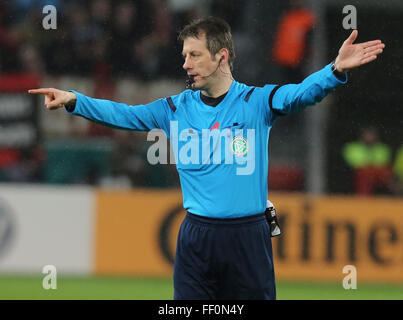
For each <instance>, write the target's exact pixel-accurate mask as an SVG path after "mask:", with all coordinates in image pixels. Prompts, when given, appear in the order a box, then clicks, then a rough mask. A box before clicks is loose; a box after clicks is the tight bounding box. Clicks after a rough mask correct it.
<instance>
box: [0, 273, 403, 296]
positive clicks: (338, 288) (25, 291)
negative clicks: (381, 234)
mask: <svg viewBox="0 0 403 320" xmlns="http://www.w3.org/2000/svg"><path fill="white" fill-rule="evenodd" d="M357 286H358V288H357V289H356V290H344V289H343V287H342V285H341V283H338V284H335V283H333V284H332V283H300V282H286V281H281V282H278V284H277V298H278V299H279V300H302V299H307V300H339V299H344V300H364V299H374V300H380V299H403V285H400V286H399V285H374V284H373V285H371V284H360V283H358V285H357ZM172 296H173V288H172V279H165V278H162V279H158V278H130V277H126V278H124V277H122V278H117V277H63V278H61V277H60V278H58V280H57V289H56V290H52V289H50V290H45V289H43V288H42V278H41V277H34V276H1V277H0V299H1V300H5V299H41V300H42V299H67V300H69V299H78V300H82V299H96V300H104V299H107V300H109V299H122V300H123V299H134V300H164V299H168V300H170V299H172Z"/></svg>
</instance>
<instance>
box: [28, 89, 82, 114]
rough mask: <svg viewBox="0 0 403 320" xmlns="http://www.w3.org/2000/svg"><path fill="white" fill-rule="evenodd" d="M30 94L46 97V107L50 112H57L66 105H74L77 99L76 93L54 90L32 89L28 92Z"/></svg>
mask: <svg viewBox="0 0 403 320" xmlns="http://www.w3.org/2000/svg"><path fill="white" fill-rule="evenodd" d="M28 93H30V94H43V95H44V96H45V107H46V108H47V109H49V110H56V109H59V108H63V107H65V106H66V105H69V104H74V103H75V101H76V99H77V96H76V94H75V93H74V92H70V91H63V90H59V89H54V88H40V89H31V90H28Z"/></svg>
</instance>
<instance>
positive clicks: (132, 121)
mask: <svg viewBox="0 0 403 320" xmlns="http://www.w3.org/2000/svg"><path fill="white" fill-rule="evenodd" d="M72 92H74V93H75V94H76V96H77V99H76V102H75V104H71V105H70V106H66V110H67V112H69V113H71V114H74V115H79V116H82V117H84V118H86V119H88V120H90V121H93V122H96V123H98V124H101V125H104V126H107V127H112V128H118V129H126V130H139V131H147V130H151V129H154V128H158V127H159V125H158V123H157V120H156V119H155V118H154V117H153V114H152V112H151V108H147V106H145V105H138V106H129V105H127V104H124V103H118V102H113V101H109V100H102V99H94V98H90V97H87V96H85V95H83V94H80V93H78V92H76V91H72Z"/></svg>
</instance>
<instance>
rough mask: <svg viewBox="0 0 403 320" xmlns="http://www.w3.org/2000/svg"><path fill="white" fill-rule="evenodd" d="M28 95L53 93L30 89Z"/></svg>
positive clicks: (46, 90) (46, 89)
mask: <svg viewBox="0 0 403 320" xmlns="http://www.w3.org/2000/svg"><path fill="white" fill-rule="evenodd" d="M28 93H30V94H49V93H53V91H52V90H51V89H49V88H40V89H30V90H28Z"/></svg>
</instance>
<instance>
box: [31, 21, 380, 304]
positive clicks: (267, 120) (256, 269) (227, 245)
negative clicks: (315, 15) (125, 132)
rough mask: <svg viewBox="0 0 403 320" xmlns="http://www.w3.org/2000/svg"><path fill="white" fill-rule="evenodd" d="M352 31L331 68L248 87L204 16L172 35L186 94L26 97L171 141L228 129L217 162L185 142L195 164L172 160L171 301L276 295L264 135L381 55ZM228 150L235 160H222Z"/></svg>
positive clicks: (224, 33) (376, 44)
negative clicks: (175, 221)
mask: <svg viewBox="0 0 403 320" xmlns="http://www.w3.org/2000/svg"><path fill="white" fill-rule="evenodd" d="M357 35H358V31H357V30H354V31H353V32H352V33H351V35H350V36H349V38H348V39H347V40H346V41H344V43H343V45H342V46H341V48H340V50H339V54H338V56H337V57H336V59H335V60H334V62H331V63H329V64H328V65H326V66H325V67H324V68H323V69H321V70H319V71H317V72H315V73H313V74H312V75H310V76H308V77H307V78H306V79H305V80H304V81H302V82H301V83H299V84H287V85H283V86H278V85H272V84H267V85H265V86H264V87H252V86H248V85H245V84H243V83H239V82H237V81H236V80H234V79H233V76H232V67H233V63H234V59H235V52H234V46H233V42H232V36H231V30H230V27H229V25H228V24H227V23H226V22H225V21H223V20H222V19H218V18H214V17H208V18H204V19H199V20H197V21H194V22H192V23H190V24H189V25H187V26H185V27H184V29H183V30H182V31H181V33H180V34H179V40H180V41H181V42H183V50H182V55H183V59H184V64H183V68H184V69H185V71H186V72H187V75H188V81H187V86H188V89H187V90H185V91H183V92H182V93H180V94H178V95H174V96H171V97H168V98H164V99H160V100H157V101H155V102H152V103H150V104H147V105H138V106H134V107H133V106H128V105H126V104H123V103H116V102H112V101H108V100H99V99H93V98H90V97H87V96H85V95H83V94H81V93H78V92H76V91H61V90H58V89H53V88H48V89H34V90H29V93H32V94H43V95H45V105H46V108H48V109H57V108H61V107H65V108H66V110H67V112H68V113H70V114H73V115H78V116H82V117H84V118H87V119H88V120H91V121H94V122H96V123H100V124H103V125H106V126H110V127H114V128H118V129H129V130H141V131H148V130H152V129H162V130H163V131H164V132H165V133H166V135H167V137H168V138H170V139H171V143H172V142H173V141H172V139H173V137H171V136H170V135H171V133H172V132H171V129H172V126H173V124H175V126H177V129H178V132H180V133H183V132H185V133H186V134H187V135H188V137H190V138H191V135H196V136H197V137H202V136H203V134H205V133H206V132H215V131H216V130H217V131H216V132H221V133H222V132H224V133H225V132H227V133H228V136H230V139H231V141H230V143H229V144H228V145H227V144H225V145H224V146H223V145H221V144H220V143H219V142H217V141H216V145H213V146H212V147H211V149H209V150H208V151H209V152H210V153H209V154H210V156H211V155H212V154H213V153H214V152H217V150H216V149H217V148H218V154H219V155H220V156H221V157H222V159H223V158H224V157H225V160H226V161H225V162H224V161H221V162H219V163H217V162H214V161H205V160H206V159H203V161H201V160H200V159H201V157H202V156H201V149H202V148H203V147H202V146H200V144H199V145H198V146H196V147H195V148H196V149H193V147H194V145H193V142H192V143H191V144H192V148H191V150H192V151H193V150H200V154H197V155H196V158H197V156H198V157H199V159H198V160H200V161H196V162H194V161H190V162H189V161H184V159H182V158H183V157H182V158H181V156H180V155H181V152H180V151H179V154H178V152H176V154H175V156H176V166H177V170H178V173H179V178H180V182H181V188H182V194H183V206H184V208H185V209H186V211H187V214H186V217H185V219H184V221H183V223H182V225H181V228H180V231H179V235H178V242H177V249H176V257H175V265H174V298H175V299H275V298H276V287H275V277H274V264H273V255H272V245H271V239H270V229H269V225H268V223H267V220H266V218H265V215H264V212H265V209H266V200H267V192H268V187H267V179H266V177H267V174H268V140H269V139H268V138H269V132H270V129H271V128H272V126H273V123H274V122H275V120H276V119H277V118H278V117H281V116H284V115H287V114H290V113H292V112H295V111H298V110H301V109H303V108H305V107H307V106H309V105H314V104H316V103H318V102H320V101H321V100H322V99H323V98H324V97H325V96H326V95H327V94H328V93H329V92H331V91H333V90H334V89H335V88H336V87H338V86H339V85H341V84H344V83H346V82H347V74H346V72H347V71H348V70H350V69H352V68H355V67H359V66H361V65H363V64H366V63H369V62H371V61H373V60H375V59H376V57H377V55H378V54H380V53H381V52H382V51H383V48H384V47H385V45H384V44H383V43H382V42H381V41H380V40H375V41H369V42H365V43H359V44H354V41H355V39H356V38H357ZM247 133H248V134H247ZM249 133H253V134H251V135H249ZM222 136H226V134H223V135H222ZM220 137H221V136H220ZM220 139H221V138H220ZM182 140H186V139H179V141H177V150H182V149H181V148H183V147H188V145H187V144H188V142H187V140H186V141H182ZM195 141H197V140H195ZM175 143H176V141H175ZM198 148H199V149H198ZM228 149H229V150H230V152H231V153H230V156H231V157H232V158H231V159H232V160H233V159H235V160H236V161H227V160H228V152H229V151H228ZM245 157H249V158H248V159H251V160H253V161H254V163H253V168H252V170H249V172H246V173H240V171H239V170H238V169H239V168H240V167H241V166H242V165H243V164H244V162H243V164H242V161H238V160H242V159H244V158H245ZM186 160H187V159H186Z"/></svg>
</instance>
